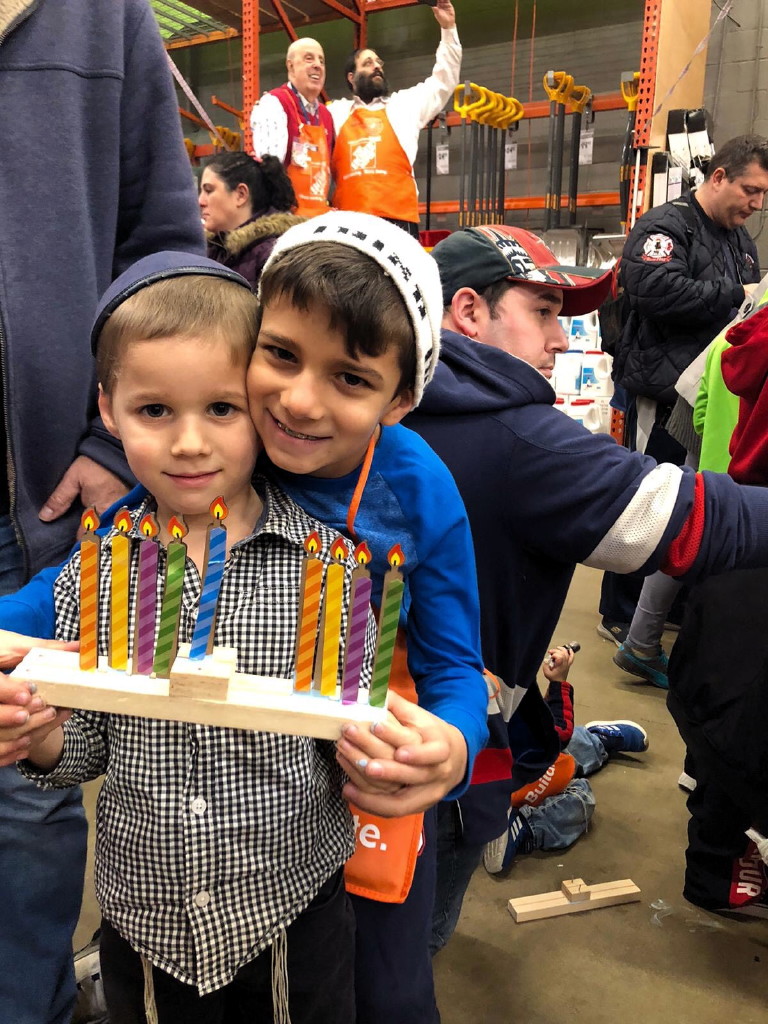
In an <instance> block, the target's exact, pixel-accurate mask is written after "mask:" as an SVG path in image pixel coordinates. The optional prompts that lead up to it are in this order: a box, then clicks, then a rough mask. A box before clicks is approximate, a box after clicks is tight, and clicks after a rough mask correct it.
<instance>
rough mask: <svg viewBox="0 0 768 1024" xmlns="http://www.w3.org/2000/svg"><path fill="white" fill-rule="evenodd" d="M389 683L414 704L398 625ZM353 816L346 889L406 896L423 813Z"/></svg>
mask: <svg viewBox="0 0 768 1024" xmlns="http://www.w3.org/2000/svg"><path fill="white" fill-rule="evenodd" d="M375 447H376V439H375V435H374V437H372V438H371V440H370V441H369V442H368V450H367V452H366V453H365V458H364V460H363V465H362V466H361V468H360V476H359V477H358V481H357V484H356V486H355V491H354V494H353V495H352V500H351V502H350V504H349V510H348V512H347V530H348V531H349V535H350V537H354V536H355V516H356V515H357V510H358V508H359V507H360V502H361V500H362V497H363V491H364V490H365V485H366V483H367V482H368V474H369V472H370V469H371V462H372V461H373V453H374V450H375ZM389 686H390V688H391V689H393V690H394V691H395V692H396V693H398V694H399V695H400V696H401V697H404V698H405V699H406V700H410V701H413V703H414V704H418V697H417V695H416V685H415V683H414V681H413V678H412V677H411V674H410V672H409V671H408V652H407V650H406V642H405V634H404V632H403V630H402V628H398V630H397V639H396V641H395V653H394V657H393V658H392V669H391V672H390V675H389ZM349 809H350V811H351V812H352V816H353V817H354V820H355V852H354V853H353V854H352V856H351V857H350V858H349V860H348V861H347V863H346V866H345V868H344V882H345V884H346V887H347V892H352V893H355V895H357V896H365V897H366V898H367V899H369V900H377V901H379V902H381V903H403V902H404V901H405V898H406V896H407V895H408V893H409V891H410V888H411V882H412V881H413V873H414V871H415V870H416V858H417V856H418V855H419V853H420V851H421V847H422V845H423V834H424V815H423V813H419V814H407V815H405V816H403V817H401V818H380V817H378V816H377V815H375V814H369V813H368V812H367V811H361V810H360V808H359V807H356V806H355V805H354V804H350V805H349Z"/></svg>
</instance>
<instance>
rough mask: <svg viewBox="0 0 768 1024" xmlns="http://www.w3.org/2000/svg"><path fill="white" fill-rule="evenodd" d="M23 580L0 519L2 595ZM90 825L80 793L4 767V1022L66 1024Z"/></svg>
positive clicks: (0, 856)
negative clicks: (40, 785) (44, 785)
mask: <svg viewBox="0 0 768 1024" xmlns="http://www.w3.org/2000/svg"><path fill="white" fill-rule="evenodd" d="M23 582H24V562H23V557H22V552H21V549H20V548H19V545H18V543H17V541H16V535H15V533H14V530H13V526H12V525H11V521H10V517H9V516H0V593H3V594H9V593H13V592H14V591H15V590H18V588H19V587H20V586H21V585H22V583H23ZM86 833H87V826H86V822H85V815H84V813H83V808H82V801H81V794H80V789H79V788H78V789H66V790H42V789H38V788H37V786H35V785H34V784H33V783H31V782H28V781H27V780H26V779H24V778H23V777H22V776H21V775H20V774H19V773H18V771H17V770H16V767H15V765H9V766H8V767H5V768H0V878H2V880H3V886H4V895H3V910H2V915H0V1021H3V1022H6V1021H7V1022H8V1024H11V1022H12V1024H67V1022H68V1021H69V1019H70V1017H71V1014H72V1009H73V1007H74V1003H75V977H74V971H73V968H72V934H73V932H74V930H75V926H76V925H77V919H78V915H79V914H80V903H81V900H82V894H83V874H84V871H85V844H86Z"/></svg>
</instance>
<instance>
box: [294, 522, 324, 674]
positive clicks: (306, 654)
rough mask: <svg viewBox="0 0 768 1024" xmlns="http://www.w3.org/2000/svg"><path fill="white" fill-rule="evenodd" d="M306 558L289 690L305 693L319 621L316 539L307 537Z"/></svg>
mask: <svg viewBox="0 0 768 1024" xmlns="http://www.w3.org/2000/svg"><path fill="white" fill-rule="evenodd" d="M304 550H305V551H306V552H307V558H305V559H304V565H303V566H302V569H301V590H300V593H299V619H298V624H297V628H296V659H295V661H296V666H295V669H294V672H295V679H294V684H293V688H294V690H296V691H297V692H306V691H307V690H309V689H311V687H312V667H313V662H314V659H315V643H316V641H317V623H318V621H319V618H320V590H321V588H322V585H323V563H322V562H321V561H320V559H319V558H317V557H316V556H317V552H318V551H319V550H320V536H319V534H317V533H311V534H310V535H309V536H308V537H307V538H306V540H305V541H304Z"/></svg>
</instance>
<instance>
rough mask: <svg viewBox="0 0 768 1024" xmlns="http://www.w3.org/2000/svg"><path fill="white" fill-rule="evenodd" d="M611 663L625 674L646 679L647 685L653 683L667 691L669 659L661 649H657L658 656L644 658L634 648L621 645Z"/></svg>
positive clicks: (624, 644)
mask: <svg viewBox="0 0 768 1024" xmlns="http://www.w3.org/2000/svg"><path fill="white" fill-rule="evenodd" d="M613 663H614V665H618V666H619V668H620V669H623V670H624V671H625V672H629V674H630V675H633V676H640V678H641V679H647V681H648V682H649V683H653V685H654V686H658V687H659V688H660V689H662V690H668V689H669V680H668V679H667V670H668V668H669V658H668V657H667V656H666V654H665V653H664V649H663V648H662V647H659V651H658V654H652V655H650V656H649V657H646V656H645V655H643V654H641V653H640V652H639V651H638V650H637V648H636V647H627V645H626V643H623V644H621V645H620V646H619V649H618V651H616V653H615V654H614V656H613Z"/></svg>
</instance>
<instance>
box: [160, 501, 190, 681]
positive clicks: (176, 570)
mask: <svg viewBox="0 0 768 1024" xmlns="http://www.w3.org/2000/svg"><path fill="white" fill-rule="evenodd" d="M168 532H169V533H170V534H171V536H172V537H173V540H172V541H169V543H168V547H167V548H166V555H167V563H168V564H167V566H166V570H165V589H164V590H163V604H162V608H161V610H160V629H159V631H158V634H157V645H156V647H155V660H154V662H153V663H152V671H153V673H154V674H155V675H156V676H158V677H159V678H160V679H167V678H169V677H170V674H171V665H172V664H173V660H174V658H175V657H176V649H177V647H178V645H179V617H180V615H181V595H182V592H183V589H184V569H185V567H186V564H187V545H186V544H185V543H184V540H183V538H184V535H185V534H186V532H187V527H186V524H185V522H184V521H183V520H182V519H177V518H176V516H172V517H171V520H170V522H169V523H168Z"/></svg>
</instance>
